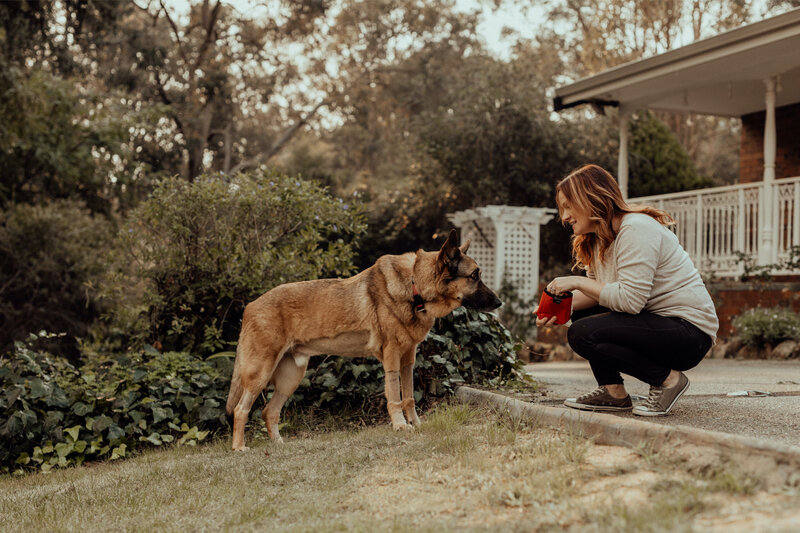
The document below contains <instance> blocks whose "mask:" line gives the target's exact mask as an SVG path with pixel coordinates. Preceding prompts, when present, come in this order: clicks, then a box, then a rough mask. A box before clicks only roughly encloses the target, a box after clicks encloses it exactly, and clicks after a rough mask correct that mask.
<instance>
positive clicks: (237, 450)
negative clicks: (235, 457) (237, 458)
mask: <svg viewBox="0 0 800 533" xmlns="http://www.w3.org/2000/svg"><path fill="white" fill-rule="evenodd" d="M249 449H250V448H248V447H247V446H241V447H239V448H233V451H235V452H246V451H247V450H249Z"/></svg>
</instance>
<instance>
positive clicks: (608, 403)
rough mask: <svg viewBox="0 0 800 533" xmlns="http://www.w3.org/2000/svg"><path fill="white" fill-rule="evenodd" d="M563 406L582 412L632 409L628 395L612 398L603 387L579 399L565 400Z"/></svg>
mask: <svg viewBox="0 0 800 533" xmlns="http://www.w3.org/2000/svg"><path fill="white" fill-rule="evenodd" d="M564 405H566V406H567V407H572V408H573V409H581V410H583V411H630V410H631V409H633V402H631V397H630V395H628V396H625V397H624V398H614V397H613V396H611V395H610V394H609V393H608V391H607V390H606V388H605V387H603V386H600V387H597V388H596V389H595V390H593V391H592V392H590V393H589V394H584V395H583V396H581V397H579V398H567V399H566V400H564Z"/></svg>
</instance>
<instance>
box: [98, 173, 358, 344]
mask: <svg viewBox="0 0 800 533" xmlns="http://www.w3.org/2000/svg"><path fill="white" fill-rule="evenodd" d="M363 231H364V224H363V222H362V217H361V215H360V214H359V212H358V209H354V208H352V207H351V206H349V205H347V204H345V203H344V202H342V200H341V199H336V198H333V197H332V196H330V195H329V194H328V193H327V192H326V191H325V190H324V189H322V188H320V187H319V186H317V185H315V184H314V183H312V182H308V181H303V180H300V179H297V178H293V177H289V176H285V175H280V174H276V173H272V172H268V171H263V172H260V173H256V174H240V175H237V176H235V177H233V178H231V179H230V180H228V179H227V178H224V177H223V176H202V177H200V178H198V179H197V180H196V181H195V182H193V183H189V182H186V181H184V180H181V179H178V178H173V179H168V180H165V181H163V182H162V183H161V184H160V185H159V186H158V187H157V188H156V190H155V191H154V192H153V194H152V196H151V197H150V198H149V199H148V200H147V201H146V202H144V203H143V204H142V205H141V206H140V207H138V208H137V209H136V210H135V211H134V212H133V214H132V216H131V217H130V220H129V221H128V223H127V225H126V226H125V227H124V228H123V230H122V232H121V237H120V247H121V255H120V260H121V264H122V265H124V267H127V268H128V271H127V273H125V274H120V275H118V276H116V277H115V278H113V279H111V280H110V281H109V283H108V284H107V287H108V288H109V290H108V291H107V294H109V295H111V296H112V297H113V299H114V300H115V301H116V305H115V308H116V313H115V325H116V326H117V328H118V331H120V332H123V333H125V332H135V333H138V339H134V340H138V341H139V343H140V344H143V343H144V342H145V341H146V342H149V343H151V344H155V343H156V342H158V343H160V344H161V345H163V347H164V348H165V349H167V350H185V351H189V352H197V353H201V354H209V353H214V352H217V351H219V350H220V349H222V348H223V347H224V346H225V345H226V344H227V343H230V342H232V341H235V340H236V338H237V337H238V333H239V326H240V324H241V316H242V313H243V311H244V307H245V305H246V304H247V303H248V302H250V301H252V300H254V299H255V298H257V297H258V296H260V295H261V294H262V293H263V292H265V291H266V290H268V289H271V288H272V287H274V286H276V285H279V284H281V283H286V282H291V281H299V280H308V279H314V278H319V277H327V276H336V275H345V274H349V273H351V272H352V271H353V264H352V263H353V255H354V247H355V244H354V242H355V239H356V238H357V237H358V235H360V234H361V233H362V232H363ZM121 272H124V269H122V270H121ZM137 286H138V287H139V290H138V292H136V293H135V294H134V295H133V298H132V299H131V297H130V295H131V287H137ZM131 300H132V301H131Z"/></svg>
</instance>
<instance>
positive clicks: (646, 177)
mask: <svg viewBox="0 0 800 533" xmlns="http://www.w3.org/2000/svg"><path fill="white" fill-rule="evenodd" d="M630 130H631V138H630V152H629V160H630V182H629V187H628V191H629V195H630V196H631V197H637V196H650V195H653V194H664V193H670V192H678V191H686V190H692V189H700V188H703V187H711V186H713V185H714V183H713V181H712V180H710V179H708V178H706V177H702V176H699V175H698V174H697V171H696V170H695V168H694V163H693V162H692V160H691V158H690V157H689V155H688V154H687V153H686V151H685V150H684V149H683V148H682V147H681V145H680V144H679V143H678V141H677V140H676V139H675V136H674V135H673V134H672V133H671V132H670V130H669V129H668V128H667V127H666V126H665V125H664V124H663V123H662V122H661V121H660V120H658V119H657V118H656V117H655V115H653V114H652V113H650V112H649V111H648V112H645V113H642V114H640V115H639V116H638V117H635V118H634V119H633V120H631V125H630Z"/></svg>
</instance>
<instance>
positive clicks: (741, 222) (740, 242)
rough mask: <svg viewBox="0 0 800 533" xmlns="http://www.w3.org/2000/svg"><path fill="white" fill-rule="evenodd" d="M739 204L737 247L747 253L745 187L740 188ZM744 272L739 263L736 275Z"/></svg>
mask: <svg viewBox="0 0 800 533" xmlns="http://www.w3.org/2000/svg"><path fill="white" fill-rule="evenodd" d="M738 197H739V205H738V213H737V214H738V217H737V220H736V231H737V233H738V234H737V235H736V247H737V248H738V251H739V252H741V253H743V254H746V253H747V248H745V235H744V228H745V217H746V216H747V213H746V207H745V204H744V189H739V195H738ZM743 273H744V265H742V264H741V263H737V265H736V275H738V276H741V275H742V274H743Z"/></svg>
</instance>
